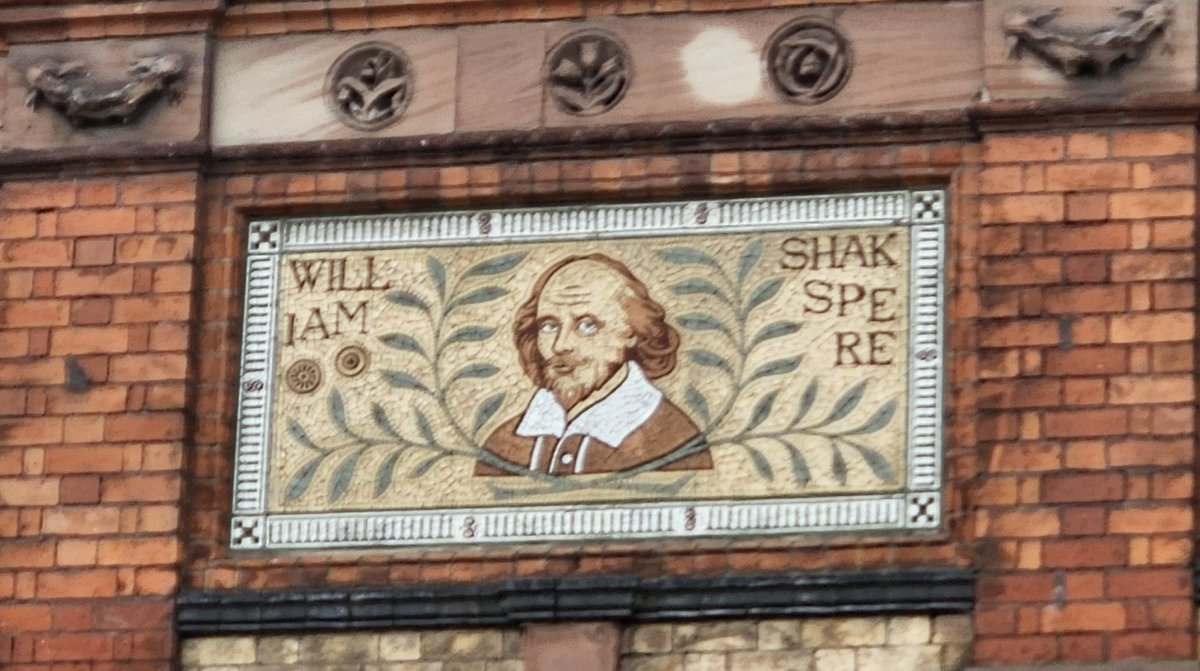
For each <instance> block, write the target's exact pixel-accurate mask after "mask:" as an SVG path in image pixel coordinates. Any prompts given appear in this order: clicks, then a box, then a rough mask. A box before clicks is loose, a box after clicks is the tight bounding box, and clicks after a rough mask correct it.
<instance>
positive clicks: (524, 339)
mask: <svg viewBox="0 0 1200 671" xmlns="http://www.w3.org/2000/svg"><path fill="white" fill-rule="evenodd" d="M576 261H595V262H596V263H602V264H604V265H605V266H608V267H609V268H611V269H612V270H613V271H615V272H616V273H617V274H618V275H620V276H621V278H622V279H624V280H625V286H626V287H627V288H628V289H629V293H630V294H632V295H631V296H626V297H625V298H623V299H622V300H621V306H622V307H623V308H624V309H625V314H626V315H627V316H628V317H629V325H630V327H631V328H632V329H633V335H634V337H635V339H636V342H635V344H634V345H633V347H631V348H629V351H628V352H626V354H627V356H628V359H629V360H630V361H635V362H637V364H638V365H639V366H641V367H642V370H643V371H644V372H645V373H646V377H648V378H650V379H651V380H655V379H658V378H660V377H663V376H664V375H667V374H669V373H670V372H671V371H673V370H675V354H676V352H677V351H678V350H679V332H678V331H676V330H675V328H674V327H672V326H671V325H670V324H668V323H667V320H666V310H664V309H663V307H662V306H661V305H659V304H658V303H657V302H656V301H655V300H654V299H653V298H650V292H649V290H647V289H646V285H645V284H643V283H642V281H641V280H639V279H638V278H637V277H634V275H633V273H632V272H630V271H629V268H627V267H625V264H623V263H621V262H620V261H617V260H616V259H614V258H612V257H609V256H605V255H604V254H587V255H579V256H568V257H567V258H565V259H562V260H560V261H559V262H557V263H555V264H554V265H552V266H550V268H548V269H547V270H546V272H544V273H542V275H541V277H539V278H538V280H537V282H535V283H534V285H533V290H532V291H531V292H530V296H529V300H527V301H525V302H524V303H523V304H522V305H521V307H519V308H517V318H516V321H515V322H514V323H513V338H514V340H515V341H516V345H517V354H518V356H519V357H520V359H521V368H522V369H524V371H525V374H526V375H528V376H529V379H531V380H533V382H534V384H537V385H538V386H539V387H544V386H546V383H547V381H546V380H545V379H543V375H542V369H543V367H544V365H545V359H544V358H543V357H542V353H541V351H539V350H538V346H537V337H538V323H537V305H538V300H540V299H541V296H542V291H543V290H544V289H545V288H546V283H547V282H549V281H550V278H551V277H553V276H554V273H556V272H558V271H559V270H561V269H562V268H564V267H566V266H567V265H569V264H571V263H575V262H576Z"/></svg>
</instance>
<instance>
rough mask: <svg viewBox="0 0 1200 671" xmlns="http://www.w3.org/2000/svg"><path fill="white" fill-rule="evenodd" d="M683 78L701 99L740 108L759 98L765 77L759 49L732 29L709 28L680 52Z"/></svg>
mask: <svg viewBox="0 0 1200 671" xmlns="http://www.w3.org/2000/svg"><path fill="white" fill-rule="evenodd" d="M680 59H681V60H682V62H683V72H684V78H685V79H686V81H687V83H688V86H690V87H691V89H692V93H694V94H695V95H696V96H697V97H698V98H700V99H701V100H703V101H705V102H707V103H712V104H715V105H739V104H742V103H745V102H749V101H750V100H753V99H754V98H756V97H758V95H759V94H760V92H761V90H762V74H761V66H760V65H759V57H758V49H757V48H756V47H755V45H754V43H753V42H751V41H750V40H748V39H746V38H745V37H743V36H742V34H741V33H739V32H738V31H736V30H734V29H733V28H709V29H707V30H705V31H704V32H702V33H700V34H699V35H697V36H696V37H695V39H693V40H692V41H691V42H689V43H688V45H687V46H685V47H684V48H683V49H682V51H681V52H680Z"/></svg>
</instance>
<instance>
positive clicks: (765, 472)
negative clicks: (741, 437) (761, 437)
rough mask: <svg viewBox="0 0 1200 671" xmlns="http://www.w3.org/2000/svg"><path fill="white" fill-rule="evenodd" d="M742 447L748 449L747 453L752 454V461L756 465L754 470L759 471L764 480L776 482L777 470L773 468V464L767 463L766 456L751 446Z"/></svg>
mask: <svg viewBox="0 0 1200 671" xmlns="http://www.w3.org/2000/svg"><path fill="white" fill-rule="evenodd" d="M742 447H744V448H746V451H747V452H749V453H750V461H751V463H753V464H754V470H756V471H758V474H759V475H761V476H762V477H763V478H764V479H766V480H774V479H775V469H773V468H771V462H770V461H767V458H766V456H764V455H763V453H762V452H760V451H758V450H756V449H754V448H753V447H750V446H749V445H743V446H742Z"/></svg>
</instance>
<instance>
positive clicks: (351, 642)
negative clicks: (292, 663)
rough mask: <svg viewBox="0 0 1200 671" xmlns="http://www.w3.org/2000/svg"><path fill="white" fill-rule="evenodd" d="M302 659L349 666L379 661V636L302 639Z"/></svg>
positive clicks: (358, 635) (337, 635)
mask: <svg viewBox="0 0 1200 671" xmlns="http://www.w3.org/2000/svg"><path fill="white" fill-rule="evenodd" d="M300 658H301V659H303V660H304V661H305V662H306V663H309V664H312V663H320V662H326V663H331V664H347V663H351V662H373V661H375V660H378V659H379V637H378V635H377V634H331V635H321V636H310V637H307V638H302V639H300Z"/></svg>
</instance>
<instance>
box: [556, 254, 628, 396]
mask: <svg viewBox="0 0 1200 671" xmlns="http://www.w3.org/2000/svg"><path fill="white" fill-rule="evenodd" d="M630 295H631V293H630V290H629V288H628V286H627V285H626V283H625V279H624V278H623V277H621V275H619V274H618V273H617V272H616V271H614V270H613V269H612V268H610V267H608V266H607V265H605V264H603V263H599V262H597V261H590V260H583V261H575V262H573V263H569V264H567V265H565V266H563V267H562V268H560V269H559V270H558V271H557V272H555V273H554V276H553V277H551V278H550V280H549V281H548V282H546V286H545V288H544V289H543V290H542V294H541V296H540V297H539V299H538V304H537V329H538V331H537V334H538V335H537V347H538V351H539V352H540V353H541V355H542V360H543V361H544V364H543V371H542V372H543V375H544V379H545V380H546V383H547V384H548V386H549V388H550V390H551V391H552V392H554V395H555V397H557V398H558V402H559V403H560V404H562V406H563V407H565V408H567V409H570V408H572V407H573V406H574V405H575V404H577V403H579V402H580V401H581V400H583V399H584V398H586V397H587V396H588V394H590V393H591V392H593V391H595V390H596V389H598V388H599V387H601V386H602V385H603V384H604V383H605V382H607V381H608V379H609V378H611V377H612V376H613V374H614V373H616V372H617V371H618V370H620V369H621V366H623V365H624V364H625V362H626V361H627V360H628V358H629V357H628V351H629V350H630V348H632V347H633V346H634V344H635V343H636V338H635V337H634V334H633V328H632V327H631V326H630V324H629V315H628V314H626V311H625V307H624V305H623V301H624V300H625V299H626V298H627V297H629V296H630Z"/></svg>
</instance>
